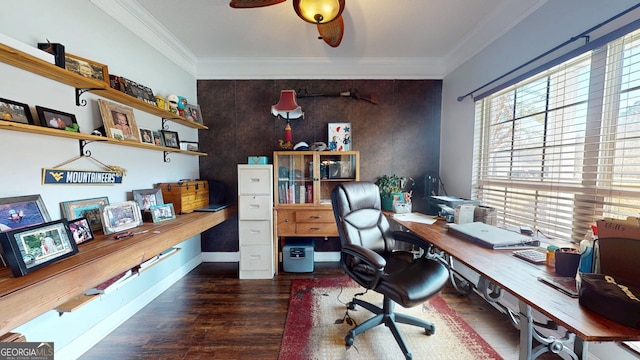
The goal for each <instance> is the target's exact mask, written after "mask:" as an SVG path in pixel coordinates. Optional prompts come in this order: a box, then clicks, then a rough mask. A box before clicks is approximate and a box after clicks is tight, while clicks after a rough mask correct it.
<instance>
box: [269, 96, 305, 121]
mask: <svg viewBox="0 0 640 360" xmlns="http://www.w3.org/2000/svg"><path fill="white" fill-rule="evenodd" d="M271 113H272V114H273V115H274V116H280V117H283V118H285V119H287V120H289V119H297V118H300V117H302V116H304V113H303V112H302V107H300V105H298V103H296V92H295V90H281V91H280V101H278V103H277V104H275V105H272V106H271Z"/></svg>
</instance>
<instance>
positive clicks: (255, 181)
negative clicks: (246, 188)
mask: <svg viewBox="0 0 640 360" xmlns="http://www.w3.org/2000/svg"><path fill="white" fill-rule="evenodd" d="M249 182H252V183H259V182H260V178H251V179H249Z"/></svg>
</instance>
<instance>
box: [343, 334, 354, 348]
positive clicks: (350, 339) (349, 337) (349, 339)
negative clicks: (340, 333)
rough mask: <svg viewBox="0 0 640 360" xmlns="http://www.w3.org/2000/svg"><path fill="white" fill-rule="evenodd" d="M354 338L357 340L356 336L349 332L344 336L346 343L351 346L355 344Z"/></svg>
mask: <svg viewBox="0 0 640 360" xmlns="http://www.w3.org/2000/svg"><path fill="white" fill-rule="evenodd" d="M354 340H355V336H354V335H351V333H349V334H348V335H347V336H345V337H344V344H345V345H347V346H351V345H353V341H354Z"/></svg>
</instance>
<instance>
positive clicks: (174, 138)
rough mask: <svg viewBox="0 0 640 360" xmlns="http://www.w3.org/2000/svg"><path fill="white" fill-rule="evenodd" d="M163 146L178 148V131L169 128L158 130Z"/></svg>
mask: <svg viewBox="0 0 640 360" xmlns="http://www.w3.org/2000/svg"><path fill="white" fill-rule="evenodd" d="M160 132H162V139H163V141H164V146H165V147H170V148H174V149H180V138H179V137H178V133H177V132H175V131H170V130H160Z"/></svg>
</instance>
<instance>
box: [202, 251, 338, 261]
mask: <svg viewBox="0 0 640 360" xmlns="http://www.w3.org/2000/svg"><path fill="white" fill-rule="evenodd" d="M279 258H280V259H282V253H280V254H279ZM313 260H314V262H336V261H340V252H339V251H317V252H315V253H314V254H313ZM239 261H240V253H239V252H237V251H236V252H203V253H202V262H239Z"/></svg>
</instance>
